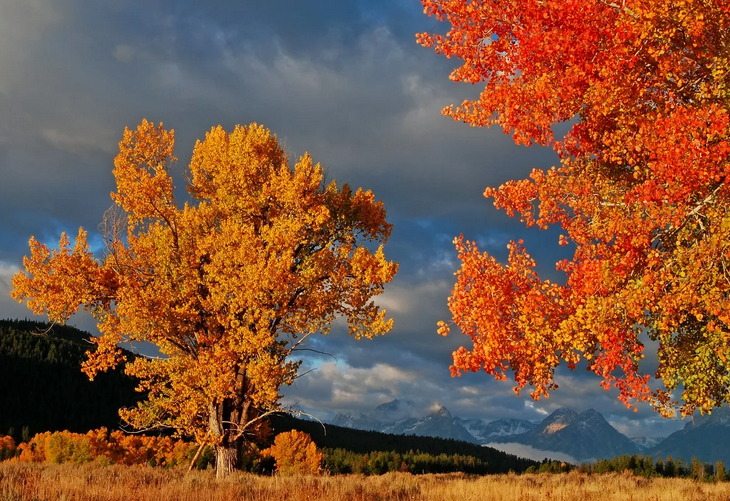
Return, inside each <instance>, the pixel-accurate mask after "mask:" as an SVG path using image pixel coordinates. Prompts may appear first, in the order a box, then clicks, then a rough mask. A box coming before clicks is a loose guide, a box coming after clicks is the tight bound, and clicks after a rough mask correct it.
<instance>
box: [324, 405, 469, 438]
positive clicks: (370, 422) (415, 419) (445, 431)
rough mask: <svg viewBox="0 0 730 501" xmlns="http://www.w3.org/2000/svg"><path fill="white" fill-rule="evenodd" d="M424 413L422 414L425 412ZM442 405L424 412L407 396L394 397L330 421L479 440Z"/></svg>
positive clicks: (375, 428)
mask: <svg viewBox="0 0 730 501" xmlns="http://www.w3.org/2000/svg"><path fill="white" fill-rule="evenodd" d="M424 414H425V415H424ZM460 421H461V420H460V419H459V418H454V417H453V416H451V413H450V412H449V411H448V409H446V407H444V406H436V407H434V408H432V409H430V411H428V412H425V413H424V411H422V410H420V412H419V409H418V408H417V407H416V405H415V404H414V403H413V402H411V401H410V400H399V399H396V400H393V401H391V402H388V403H385V404H382V405H379V406H377V407H376V408H375V409H373V410H372V411H369V412H363V413H360V414H358V415H356V416H353V415H352V414H337V415H336V416H335V418H334V419H333V420H332V424H334V425H337V426H344V427H347V428H356V429H360V430H374V431H380V432H383V433H393V434H395V435H420V436H424V437H440V438H451V439H454V440H463V441H465V442H472V443H479V441H478V440H477V439H476V438H474V436H473V435H471V434H470V433H469V432H468V431H467V430H466V428H464V426H463V425H462V424H461V423H460Z"/></svg>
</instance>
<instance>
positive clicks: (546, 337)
mask: <svg viewBox="0 0 730 501" xmlns="http://www.w3.org/2000/svg"><path fill="white" fill-rule="evenodd" d="M422 3H423V5H424V8H425V12H426V13H427V14H428V15H431V16H435V17H436V18H438V19H439V20H442V21H444V22H447V23H449V24H450V27H449V30H448V32H447V33H446V34H444V35H437V34H429V33H422V34H419V35H418V40H419V42H420V43H421V44H422V45H424V46H428V47H432V48H433V49H435V50H436V52H438V53H440V54H443V55H445V56H446V57H450V58H451V57H453V58H458V59H459V60H461V62H462V64H461V65H460V66H459V67H458V68H456V69H455V70H454V71H453V73H452V74H451V79H452V80H454V81H458V82H469V83H472V84H482V85H484V90H483V91H482V93H481V95H480V97H479V98H478V99H476V100H474V101H465V102H463V103H462V104H461V105H460V106H450V107H447V108H446V109H445V110H444V113H445V114H446V115H448V116H451V117H453V118H454V119H455V120H461V121H464V122H466V123H468V124H470V125H472V126H490V125H493V124H497V125H499V126H501V127H502V128H503V129H504V130H505V132H511V133H512V134H513V137H514V139H515V141H516V142H517V143H521V144H526V145H530V144H541V145H549V144H552V146H553V147H554V149H555V150H556V151H557V152H558V154H559V156H560V159H561V161H560V165H559V166H558V167H556V168H551V169H549V170H547V171H543V170H534V171H533V172H532V174H531V175H530V178H529V179H524V180H518V181H510V182H507V183H505V184H504V185H502V186H500V187H498V188H487V190H486V191H485V196H487V197H491V198H493V199H494V204H495V206H496V207H497V208H500V209H503V210H505V211H506V212H507V213H508V214H509V215H510V216H517V217H519V218H520V220H521V221H522V222H524V223H525V224H526V225H527V226H538V227H540V228H547V227H548V226H551V225H559V226H560V227H561V228H562V229H563V231H564V234H563V235H562V236H560V242H559V243H560V244H561V245H573V246H574V247H575V252H574V254H573V258H572V259H566V260H564V261H561V262H559V263H557V268H558V269H559V270H562V271H564V272H565V273H566V275H567V282H566V284H565V285H559V284H556V283H553V282H550V281H549V280H543V279H541V278H540V277H539V276H538V274H537V272H536V271H535V266H536V263H535V261H534V259H533V258H532V257H531V256H530V255H529V254H528V252H527V250H526V249H525V247H524V246H523V244H522V242H512V243H511V244H510V245H509V259H508V262H507V263H506V264H501V263H498V262H497V261H496V260H495V259H494V258H493V257H492V256H489V255H487V254H486V253H483V252H480V251H479V250H478V248H477V245H476V243H474V242H470V241H467V240H464V239H463V238H462V237H460V238H458V239H456V240H455V244H456V248H457V250H458V254H459V257H460V259H461V261H462V266H461V269H460V270H459V271H458V273H457V277H458V278H457V283H456V285H455V287H454V290H453V293H452V296H451V298H450V299H449V306H450V309H451V312H452V314H453V321H454V323H455V324H456V325H457V326H458V327H459V328H460V329H461V330H462V331H463V332H464V334H466V335H468V336H470V337H471V338H472V340H473V342H474V348H473V349H471V350H469V349H466V348H461V349H460V350H458V351H457V352H455V353H454V363H453V366H452V372H453V373H454V374H460V373H462V372H464V371H478V370H481V369H483V370H485V371H486V372H488V373H490V374H494V375H495V376H496V377H497V378H505V377H506V374H505V373H506V371H508V370H511V371H513V372H514V377H515V381H516V388H515V390H516V391H517V392H518V393H519V390H520V389H522V388H524V387H525V386H526V385H532V386H534V389H533V391H532V396H533V397H535V398H538V397H540V396H541V395H545V396H547V395H548V391H549V390H553V389H555V388H557V385H556V384H555V381H554V378H553V376H554V371H555V367H556V366H557V365H559V364H560V363H566V364H567V366H568V367H570V368H571V369H572V368H575V367H576V365H577V364H578V363H579V362H580V361H586V362H587V365H588V368H589V370H592V371H594V372H595V373H596V374H598V375H599V376H600V377H602V378H603V382H602V384H603V386H604V387H606V389H608V388H609V387H610V386H615V387H617V388H618V389H619V392H620V399H621V400H623V401H624V402H625V403H627V405H630V402H635V401H645V400H649V401H650V402H651V403H652V404H653V405H654V406H655V408H656V409H657V410H659V411H661V412H662V413H664V414H671V413H672V412H673V408H674V407H675V406H676V405H678V404H679V403H680V402H681V403H682V404H683V405H682V408H681V410H682V412H683V413H691V412H693V411H694V409H696V408H699V409H700V410H702V411H709V410H711V409H712V408H713V407H714V406H719V405H722V404H723V403H724V402H727V401H728V396H729V395H728V389H729V385H730V373H729V372H728V357H730V313H729V312H730V298H729V296H728V294H729V292H730V269H729V268H730V260H729V258H730V244H729V242H730V212H729V208H730V203H729V202H730V199H729V197H730V190H729V189H728V183H729V182H730V162H728V155H729V154H730V146H729V144H728V136H729V131H728V124H729V120H728V99H729V94H728V92H729V91H728V72H729V71H730V4H729V3H728V2H724V1H719V0H683V1H679V2H677V1H675V0H671V1H670V0H652V1H638V0H625V1H621V2H615V3H614V2H612V1H611V0H494V1H489V2H482V1H470V0H422ZM560 122H572V124H573V125H572V128H571V129H570V131H569V132H568V133H567V134H566V135H565V137H562V138H554V137H553V130H554V128H553V127H554V125H556V124H558V123H560ZM439 331H440V332H441V333H442V334H444V335H445V334H446V333H448V331H449V325H447V324H446V323H441V324H440V328H439ZM647 339H651V340H653V341H656V343H657V346H658V359H659V367H658V370H657V372H656V378H658V379H660V380H661V383H663V388H661V387H660V388H657V389H654V390H653V389H652V388H650V386H649V375H646V374H643V373H642V372H641V370H640V369H639V363H640V361H641V360H642V358H643V357H644V353H643V352H644V343H645V342H646V340H647ZM674 390H678V391H681V396H678V395H677V393H673V392H674Z"/></svg>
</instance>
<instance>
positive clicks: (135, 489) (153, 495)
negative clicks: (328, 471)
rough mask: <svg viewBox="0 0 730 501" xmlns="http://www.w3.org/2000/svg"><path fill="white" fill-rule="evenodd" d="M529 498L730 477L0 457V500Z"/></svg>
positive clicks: (698, 489)
mask: <svg viewBox="0 0 730 501" xmlns="http://www.w3.org/2000/svg"><path fill="white" fill-rule="evenodd" d="M41 500H42V501H46V500H48V501H70V500H74V501H128V500H137V501H192V500H215V501H233V500H246V501H248V500H256V501H270V500H292V501H305V500H306V501H337V500H343V501H389V500H398V501H405V500H414V501H451V500H453V501H457V500H458V501H471V500H473V501H477V500H478V501H496V500H500V501H501V500H504V501H508V500H509V501H518V500H519V501H527V500H553V501H556V500H565V501H568V500H571V501H572V500H576V501H578V500H579V501H593V500H596V501H598V500H601V501H603V500H607V501H612V500H635V501H639V500H642V501H643V500H648V501H669V500H672V501H684V500H697V501H700V500H730V483H722V484H713V483H696V482H693V481H691V480H681V479H662V478H657V479H651V480H647V479H644V478H639V477H633V476H630V475H618V474H609V475H595V476H586V475H583V474H579V473H576V472H574V473H569V474H555V475H548V474H545V475H521V476H520V475H494V476H485V477H466V476H464V475H460V474H448V475H419V476H414V475H410V474H408V473H389V474H386V475H383V476H372V477H364V476H358V475H350V476H332V477H328V476H322V477H258V476H254V475H249V474H239V475H234V476H233V477H231V478H229V479H226V480H225V481H220V482H217V481H216V480H215V478H214V474H213V473H212V472H191V473H187V472H185V471H184V470H181V469H172V470H163V469H160V468H151V467H141V466H136V467H135V466H117V465H115V466H101V465H95V464H85V465H80V466H74V465H69V464H61V465H52V464H37V463H31V464H28V463H7V462H6V463H0V501H41Z"/></svg>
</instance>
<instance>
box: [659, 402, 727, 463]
mask: <svg viewBox="0 0 730 501" xmlns="http://www.w3.org/2000/svg"><path fill="white" fill-rule="evenodd" d="M646 454H651V455H653V456H654V457H662V458H666V457H667V456H672V458H674V459H684V460H685V461H688V462H689V461H691V459H692V457H696V458H697V459H699V460H701V461H704V462H715V461H723V462H724V463H725V464H726V465H730V408H728V407H727V406H726V407H718V408H717V409H714V410H713V411H712V414H708V415H705V416H695V417H694V419H693V420H691V421H689V422H688V423H687V424H686V425H684V428H682V429H681V430H678V431H675V432H674V433H672V434H671V435H669V436H668V437H667V438H665V439H664V440H663V441H662V442H660V443H659V444H657V445H656V446H655V447H652V448H650V449H649V450H648V451H647V452H646Z"/></svg>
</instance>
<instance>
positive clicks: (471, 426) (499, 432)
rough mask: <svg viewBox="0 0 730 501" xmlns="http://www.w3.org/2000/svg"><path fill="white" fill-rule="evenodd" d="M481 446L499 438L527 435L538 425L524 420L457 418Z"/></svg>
mask: <svg viewBox="0 0 730 501" xmlns="http://www.w3.org/2000/svg"><path fill="white" fill-rule="evenodd" d="M455 419H456V420H457V422H459V423H460V424H461V425H462V426H463V427H464V428H466V431H468V432H469V433H470V434H471V435H472V436H473V437H474V438H475V439H476V440H477V441H478V443H480V444H488V443H490V442H495V441H496V440H497V439H499V438H503V437H511V436H514V435H521V434H523V433H527V432H528V431H530V430H532V429H533V428H535V427H536V426H537V424H536V423H532V422H530V421H525V420H524V419H497V420H496V421H486V420H484V419H461V418H458V417H457V418H455Z"/></svg>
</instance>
